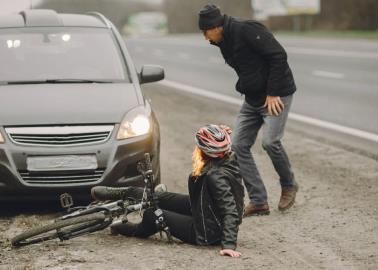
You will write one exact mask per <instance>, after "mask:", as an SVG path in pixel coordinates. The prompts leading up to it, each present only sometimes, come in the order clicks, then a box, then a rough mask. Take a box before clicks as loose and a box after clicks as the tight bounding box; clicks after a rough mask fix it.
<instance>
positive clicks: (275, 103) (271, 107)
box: [264, 96, 284, 115]
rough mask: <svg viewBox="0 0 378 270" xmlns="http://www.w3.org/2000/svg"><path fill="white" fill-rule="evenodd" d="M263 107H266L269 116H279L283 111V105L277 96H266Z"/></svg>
mask: <svg viewBox="0 0 378 270" xmlns="http://www.w3.org/2000/svg"><path fill="white" fill-rule="evenodd" d="M264 107H268V113H269V115H273V114H274V115H279V114H280V113H281V112H282V111H283V109H284V104H283V103H282V100H281V98H280V97H279V96H267V97H266V100H265V104H264Z"/></svg>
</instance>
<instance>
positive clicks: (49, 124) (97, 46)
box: [0, 10, 164, 200]
mask: <svg viewBox="0 0 378 270" xmlns="http://www.w3.org/2000/svg"><path fill="white" fill-rule="evenodd" d="M0 59H1V61H0V200H4V199H5V200H9V199H16V200H19V199H44V200H45V199H57V198H58V196H59V194H61V193H62V192H70V193H71V194H72V195H73V196H74V197H75V196H76V197H84V198H85V197H87V196H89V190H90V188H91V187H92V186H94V185H108V186H125V185H139V184H141V181H142V179H141V177H140V176H139V174H138V172H137V169H136V164H137V162H138V161H140V160H142V159H143V154H144V153H145V152H148V153H150V154H151V157H152V162H153V166H154V172H155V174H156V177H155V179H156V180H157V182H159V181H160V178H159V175H160V166H159V150H160V148H159V147H160V135H159V124H158V121H157V119H156V117H155V114H154V112H153V111H152V109H151V106H150V104H149V102H148V101H147V100H146V99H145V98H144V96H143V94H142V92H141V89H140V84H141V83H146V82H153V81H158V80H161V79H163V78H164V71H163V69H162V68H161V67H159V66H143V67H142V70H141V72H140V73H137V72H136V71H135V68H134V65H133V62H132V60H131V58H130V56H129V53H128V51H127V49H126V46H125V44H124V41H123V39H122V37H121V36H120V34H119V33H118V31H117V30H116V28H115V27H114V26H113V25H112V23H111V22H110V21H109V20H108V19H106V18H105V17H104V16H103V15H101V14H99V13H88V14H82V15H77V14H75V15H74V14H58V13H56V12H55V11H53V10H28V11H24V12H21V13H19V14H12V15H1V16H0Z"/></svg>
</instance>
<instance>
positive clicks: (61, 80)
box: [1, 79, 113, 84]
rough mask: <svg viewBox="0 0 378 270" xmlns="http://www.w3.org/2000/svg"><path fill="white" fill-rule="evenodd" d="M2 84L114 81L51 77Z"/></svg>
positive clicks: (109, 81)
mask: <svg viewBox="0 0 378 270" xmlns="http://www.w3.org/2000/svg"><path fill="white" fill-rule="evenodd" d="M1 83H2V84H44V83H113V81H111V80H87V79H49V80H40V81H8V82H1Z"/></svg>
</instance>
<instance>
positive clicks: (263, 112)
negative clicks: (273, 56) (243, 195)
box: [232, 95, 296, 204]
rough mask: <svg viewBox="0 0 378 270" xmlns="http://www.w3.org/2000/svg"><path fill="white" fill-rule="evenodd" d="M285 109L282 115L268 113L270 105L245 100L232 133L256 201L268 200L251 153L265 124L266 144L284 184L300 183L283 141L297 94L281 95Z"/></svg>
mask: <svg viewBox="0 0 378 270" xmlns="http://www.w3.org/2000/svg"><path fill="white" fill-rule="evenodd" d="M281 100H282V102H283V103H284V110H283V111H282V112H281V113H280V114H279V115H278V116H272V115H268V110H267V108H266V107H264V106H261V107H253V106H251V105H249V104H248V103H247V102H246V101H244V103H243V106H242V108H241V110H240V113H239V115H238V118H237V120H236V125H235V129H234V131H233V134H232V149H233V151H234V152H235V153H236V156H237V158H238V162H239V166H240V171H241V175H242V176H243V179H244V184H245V186H246V188H247V191H248V194H249V198H250V200H251V202H252V203H254V204H263V203H266V202H267V197H268V196H267V193H266V189H265V186H264V183H263V181H262V179H261V176H260V173H259V171H258V170H257V167H256V164H255V161H254V159H253V156H252V153H251V147H252V146H253V145H254V143H255V141H256V137H257V133H258V131H259V130H260V128H261V127H262V126H263V137H262V145H263V148H264V150H265V151H266V152H267V153H268V155H269V157H270V159H271V160H272V163H273V166H274V168H275V170H276V172H277V173H278V175H279V177H280V183H281V186H282V187H290V186H294V185H296V182H295V179H294V174H293V171H292V169H291V165H290V161H289V158H288V156H287V154H286V152H285V149H284V148H283V146H282V144H281V139H282V137H283V134H284V129H285V124H286V120H287V117H288V114H289V110H290V105H291V103H292V100H293V95H290V96H286V97H281Z"/></svg>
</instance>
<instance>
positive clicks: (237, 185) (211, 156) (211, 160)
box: [91, 125, 244, 257]
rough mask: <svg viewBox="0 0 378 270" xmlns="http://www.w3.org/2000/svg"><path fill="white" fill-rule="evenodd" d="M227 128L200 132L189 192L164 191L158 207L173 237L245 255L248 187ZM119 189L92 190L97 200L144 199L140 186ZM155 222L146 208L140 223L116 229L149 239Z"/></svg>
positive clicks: (207, 128) (211, 127) (209, 127)
mask: <svg viewBox="0 0 378 270" xmlns="http://www.w3.org/2000/svg"><path fill="white" fill-rule="evenodd" d="M227 131H228V132H230V130H229V129H227ZM227 131H226V130H225V129H223V128H221V127H219V126H217V125H207V126H204V127H202V128H200V129H199V130H198V132H197V133H196V136H195V139H196V147H195V149H194V152H193V168H192V172H191V174H190V175H189V180H188V188H189V195H183V194H177V193H172V192H161V193H159V194H158V199H159V200H158V201H159V203H158V205H159V207H160V208H161V209H162V210H163V214H164V218H165V222H166V224H167V225H168V227H169V230H170V233H171V234H172V235H173V236H174V237H176V238H178V239H180V240H182V241H183V242H185V243H189V244H195V245H219V244H220V245H221V247H222V249H221V251H220V254H221V255H228V256H231V257H240V256H241V253H240V252H237V251H235V249H236V242H237V235H238V229H239V225H240V224H241V222H242V215H243V210H244V187H243V185H242V178H241V175H240V173H239V166H238V164H237V161H236V156H235V154H234V153H232V152H231V143H230V136H229V134H228V132H227ZM119 191H120V189H117V188H111V187H103V186H97V187H94V188H93V189H92V192H91V193H92V197H93V198H94V199H97V200H105V199H110V198H109V196H111V194H113V195H114V194H117V196H119V197H118V198H120V197H134V198H141V197H142V193H143V189H142V188H138V187H128V188H122V192H119ZM112 199H114V197H113V198H112ZM155 220H156V216H155V214H154V213H153V211H150V209H147V210H146V211H145V212H144V214H143V218H142V222H141V223H139V224H133V223H130V222H127V223H118V224H114V225H112V227H111V230H112V233H114V234H122V235H126V236H136V237H149V236H151V235H153V234H155V233H156V232H157V227H156V224H155Z"/></svg>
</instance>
